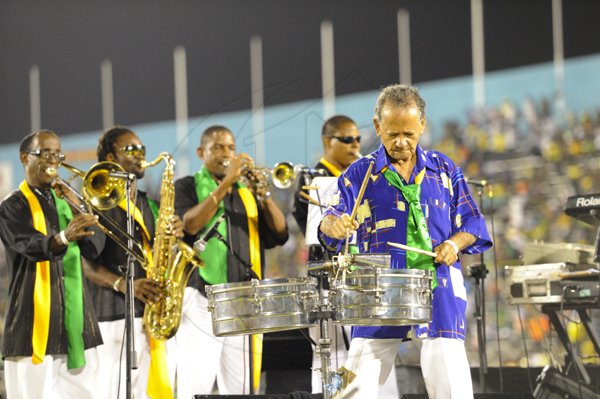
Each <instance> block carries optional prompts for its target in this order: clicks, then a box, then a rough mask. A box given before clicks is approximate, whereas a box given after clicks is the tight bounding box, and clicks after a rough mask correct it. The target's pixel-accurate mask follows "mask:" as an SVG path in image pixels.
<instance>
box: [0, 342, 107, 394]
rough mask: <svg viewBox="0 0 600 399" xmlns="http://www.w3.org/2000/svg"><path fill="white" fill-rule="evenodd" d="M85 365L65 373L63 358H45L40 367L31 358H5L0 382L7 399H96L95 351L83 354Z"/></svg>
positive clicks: (66, 370)
mask: <svg viewBox="0 0 600 399" xmlns="http://www.w3.org/2000/svg"><path fill="white" fill-rule="evenodd" d="M85 361H86V364H85V366H83V367H81V368H78V369H74V370H68V369H67V356H66V355H54V356H51V355H47V356H45V357H44V362H43V363H41V364H33V363H32V362H31V357H7V358H6V359H5V360H4V379H5V382H6V397H7V398H8V399H63V398H64V399H70V398H82V399H88V398H89V399H92V398H96V392H95V390H94V388H93V387H94V381H95V380H96V378H97V375H96V372H97V370H98V353H97V351H96V348H91V349H88V350H86V351H85Z"/></svg>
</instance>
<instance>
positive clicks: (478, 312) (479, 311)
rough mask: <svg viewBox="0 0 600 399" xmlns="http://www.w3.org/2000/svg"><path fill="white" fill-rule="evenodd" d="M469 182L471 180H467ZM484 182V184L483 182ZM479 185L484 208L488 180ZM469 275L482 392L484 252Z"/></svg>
mask: <svg viewBox="0 0 600 399" xmlns="http://www.w3.org/2000/svg"><path fill="white" fill-rule="evenodd" d="M467 183H469V181H468V180H467ZM481 183H482V184H481ZM471 184H474V185H476V186H477V196H478V197H479V204H480V206H481V207H482V208H483V188H484V187H485V185H486V181H485V180H482V181H481V182H479V181H472V183H471ZM468 269H469V275H470V277H472V278H473V279H474V280H475V313H474V314H473V315H474V316H475V320H476V321H477V348H478V349H479V385H480V387H481V392H482V393H486V391H487V387H486V382H485V378H486V375H487V372H488V364H487V350H486V336H485V276H486V275H487V274H488V269H487V268H486V267H485V263H484V259H483V252H482V253H481V254H480V263H479V264H475V265H471V266H469V268H468Z"/></svg>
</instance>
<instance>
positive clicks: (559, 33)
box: [552, 0, 566, 117]
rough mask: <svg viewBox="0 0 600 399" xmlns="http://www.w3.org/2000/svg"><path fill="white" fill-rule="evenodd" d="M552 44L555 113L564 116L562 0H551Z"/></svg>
mask: <svg viewBox="0 0 600 399" xmlns="http://www.w3.org/2000/svg"><path fill="white" fill-rule="evenodd" d="M552 43H553V47H554V80H555V85H556V88H555V90H556V93H555V95H556V98H555V101H556V112H557V115H559V116H561V117H562V116H564V113H565V111H566V104H565V97H564V89H565V87H564V86H565V52H564V39H563V13H562V0H552Z"/></svg>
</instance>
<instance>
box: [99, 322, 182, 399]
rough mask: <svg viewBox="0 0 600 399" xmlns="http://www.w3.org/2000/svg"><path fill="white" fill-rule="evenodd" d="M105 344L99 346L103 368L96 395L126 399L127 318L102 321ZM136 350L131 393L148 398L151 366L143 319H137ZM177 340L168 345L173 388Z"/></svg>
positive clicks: (110, 398)
mask: <svg viewBox="0 0 600 399" xmlns="http://www.w3.org/2000/svg"><path fill="white" fill-rule="evenodd" d="M99 325H100V331H101V332H102V339H103V340H104V345H101V346H99V347H98V356H99V361H100V367H99V370H98V374H97V379H96V384H95V390H96V393H95V395H94V398H99V399H104V398H106V399H116V398H125V394H126V378H127V370H126V365H127V362H126V360H127V355H126V349H125V335H124V332H125V320H124V319H121V320H115V321H103V322H100V323H99ZM133 325H134V336H133V340H134V342H135V350H136V354H137V363H138V369H137V370H131V393H132V396H133V397H134V398H138V399H141V398H147V397H148V395H147V394H146V388H147V385H148V372H149V369H150V344H149V342H148V338H147V337H146V334H145V332H144V330H143V328H142V319H141V318H135V319H134V322H133ZM173 344H174V340H172V339H171V340H168V341H167V344H166V352H167V369H168V370H169V379H170V381H171V388H173V384H174V380H175V359H174V355H173V353H174V348H172V345H173Z"/></svg>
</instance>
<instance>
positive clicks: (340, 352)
mask: <svg viewBox="0 0 600 399" xmlns="http://www.w3.org/2000/svg"><path fill="white" fill-rule="evenodd" d="M308 331H309V334H310V337H311V338H312V339H313V341H315V342H316V343H318V342H319V337H320V336H321V334H320V331H321V330H320V326H317V327H311V328H310V329H309V330H308ZM344 334H345V335H346V337H347V339H348V340H350V327H345V326H341V325H335V324H333V323H329V337H330V338H331V347H330V350H331V369H332V371H336V370H338V369H339V368H340V367H341V366H343V365H344V364H345V363H346V361H347V359H348V350H347V349H346V344H345V342H344ZM394 359H395V355H394ZM320 368H321V357H320V356H317V352H316V350H315V351H313V360H312V373H311V384H312V393H322V392H323V383H322V380H321V373H320V371H319V369H320ZM392 370H393V371H394V372H390V373H389V374H388V378H386V379H385V381H384V382H383V384H382V385H380V386H379V390H378V395H377V398H379V399H398V398H399V397H400V393H399V392H398V380H397V378H396V372H395V369H394V368H392Z"/></svg>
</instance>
